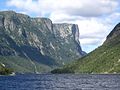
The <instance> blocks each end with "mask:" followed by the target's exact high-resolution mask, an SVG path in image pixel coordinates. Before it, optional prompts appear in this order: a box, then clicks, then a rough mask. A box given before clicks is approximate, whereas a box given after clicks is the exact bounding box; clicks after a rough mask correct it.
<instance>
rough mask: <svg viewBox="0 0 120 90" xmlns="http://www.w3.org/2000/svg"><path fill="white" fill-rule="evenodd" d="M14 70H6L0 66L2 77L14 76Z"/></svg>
mask: <svg viewBox="0 0 120 90" xmlns="http://www.w3.org/2000/svg"><path fill="white" fill-rule="evenodd" d="M12 72H13V70H12V69H11V68H6V67H5V66H3V65H2V64H0V75H9V74H12Z"/></svg>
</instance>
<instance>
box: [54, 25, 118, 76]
mask: <svg viewBox="0 0 120 90" xmlns="http://www.w3.org/2000/svg"><path fill="white" fill-rule="evenodd" d="M52 73H93V74H94V73H98V74H100V73H102V74H109V73H120V23H119V24H117V25H116V26H115V28H114V29H113V30H112V31H111V32H110V34H109V35H108V36H107V38H106V40H105V42H104V43H103V45H102V46H100V47H98V48H96V49H95V50H94V51H92V52H91V53H89V54H87V55H86V56H85V57H83V58H80V59H79V60H76V61H74V62H72V63H71V64H68V65H65V66H64V67H63V68H61V69H55V70H53V71H52Z"/></svg>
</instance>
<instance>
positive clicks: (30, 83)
mask: <svg viewBox="0 0 120 90" xmlns="http://www.w3.org/2000/svg"><path fill="white" fill-rule="evenodd" d="M0 90H120V75H119V74H109V75H107V74H101V75H99V74H97V75H96V74H23V75H15V76H0Z"/></svg>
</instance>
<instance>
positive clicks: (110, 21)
mask: <svg viewBox="0 0 120 90" xmlns="http://www.w3.org/2000/svg"><path fill="white" fill-rule="evenodd" d="M119 6H120V0H0V10H1V11H3V10H14V11H16V12H19V13H24V14H28V15H30V16H31V17H47V18H50V19H51V20H52V21H53V23H75V24H78V26H79V31H80V32H79V33H80V43H81V46H82V49H83V50H84V51H86V52H90V51H92V50H94V49H95V48H97V47H98V46H100V45H101V44H102V43H103V42H104V40H105V39H106V36H107V35H108V34H109V32H110V31H111V30H112V29H113V28H114V26H115V25H116V24H117V23H119V22H120V7H119Z"/></svg>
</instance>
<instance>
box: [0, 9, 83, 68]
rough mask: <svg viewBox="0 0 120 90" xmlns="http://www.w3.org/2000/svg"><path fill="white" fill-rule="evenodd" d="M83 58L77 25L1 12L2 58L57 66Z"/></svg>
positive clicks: (0, 37)
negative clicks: (19, 58) (55, 22)
mask: <svg viewBox="0 0 120 90" xmlns="http://www.w3.org/2000/svg"><path fill="white" fill-rule="evenodd" d="M83 55H84V53H83V51H82V49H81V47H80V42H79V29H78V26H77V25H75V24H53V23H52V21H51V20H50V19H48V18H31V17H29V16H27V15H23V14H18V13H15V12H13V11H4V12H0V56H5V57H6V56H16V57H21V58H25V59H28V60H30V61H31V63H32V64H33V63H34V62H37V63H40V64H43V65H47V66H49V67H54V66H61V65H63V64H65V63H67V62H70V61H72V60H73V59H78V58H80V57H82V56H83ZM20 62H22V61H20ZM7 64H8V66H9V63H7ZM34 65H35V63H34Z"/></svg>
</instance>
